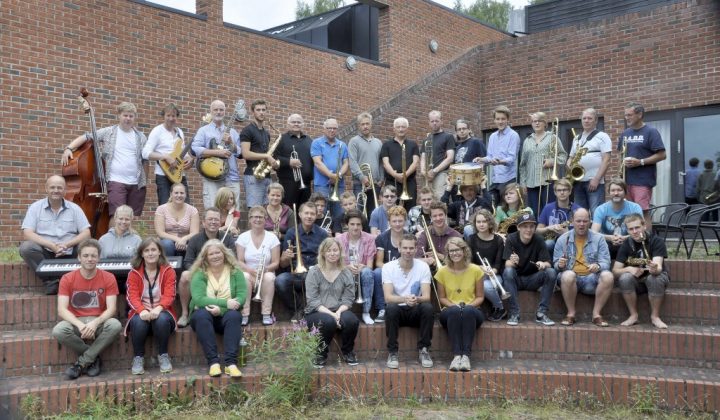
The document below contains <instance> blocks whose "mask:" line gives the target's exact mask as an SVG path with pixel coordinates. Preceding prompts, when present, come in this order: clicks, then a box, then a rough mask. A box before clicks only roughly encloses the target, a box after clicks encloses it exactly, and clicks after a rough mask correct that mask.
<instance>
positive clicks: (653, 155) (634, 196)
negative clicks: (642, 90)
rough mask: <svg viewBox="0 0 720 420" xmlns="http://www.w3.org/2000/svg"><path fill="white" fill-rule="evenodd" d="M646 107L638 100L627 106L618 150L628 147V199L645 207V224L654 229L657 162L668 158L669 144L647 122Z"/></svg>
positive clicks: (626, 165)
mask: <svg viewBox="0 0 720 420" xmlns="http://www.w3.org/2000/svg"><path fill="white" fill-rule="evenodd" d="M644 115H645V108H644V107H643V106H642V105H640V104H637V103H630V104H628V105H627V106H626V107H625V122H626V124H627V127H628V128H626V129H625V131H623V133H622V135H621V136H620V140H619V141H618V150H622V148H623V146H627V149H626V153H625V178H624V180H625V182H626V183H627V195H628V199H629V200H631V201H634V202H636V203H638V204H639V205H640V207H642V209H643V216H644V217H645V224H646V225H647V226H648V229H651V230H652V219H651V218H650V201H651V200H652V189H653V187H655V184H656V183H657V168H656V164H657V163H658V162H660V161H663V160H665V158H666V156H667V155H666V153H665V145H664V144H663V141H662V138H661V137H660V132H658V131H657V130H656V129H654V128H652V127H650V126H648V125H646V124H645V122H643V117H644Z"/></svg>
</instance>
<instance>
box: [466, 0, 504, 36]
mask: <svg viewBox="0 0 720 420" xmlns="http://www.w3.org/2000/svg"><path fill="white" fill-rule="evenodd" d="M453 9H455V10H456V11H458V12H460V13H462V14H465V15H468V16H472V17H474V18H476V19H479V20H481V21H483V22H485V23H489V24H491V25H493V26H494V27H496V28H498V29H502V30H505V28H507V23H508V19H509V18H510V10H512V5H511V4H510V2H509V1H507V0H502V1H494V0H475V2H474V3H472V4H471V5H469V6H467V7H465V6H463V4H462V1H461V0H455V5H454V6H453Z"/></svg>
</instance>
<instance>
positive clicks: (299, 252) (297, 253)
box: [292, 203, 307, 274]
mask: <svg viewBox="0 0 720 420" xmlns="http://www.w3.org/2000/svg"><path fill="white" fill-rule="evenodd" d="M296 207H297V206H296V205H295V203H293V213H295V214H297V208H296ZM299 224H300V223H295V256H296V258H297V262H296V263H295V268H294V269H293V270H292V272H293V274H303V273H307V268H306V267H305V265H303V260H302V250H301V249H300V228H299V227H298V225H299Z"/></svg>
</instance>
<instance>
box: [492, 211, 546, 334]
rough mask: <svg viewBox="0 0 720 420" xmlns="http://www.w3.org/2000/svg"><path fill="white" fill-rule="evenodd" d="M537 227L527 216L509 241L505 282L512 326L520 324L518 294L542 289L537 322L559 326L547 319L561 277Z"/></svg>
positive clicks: (506, 248) (505, 255)
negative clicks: (557, 281) (556, 285)
mask: <svg viewBox="0 0 720 420" xmlns="http://www.w3.org/2000/svg"><path fill="white" fill-rule="evenodd" d="M536 227H537V222H536V221H535V217H534V216H533V215H532V214H524V215H523V216H522V217H521V218H520V220H518V223H517V229H518V230H517V232H513V233H511V234H509V235H508V237H507V240H506V241H505V249H504V251H503V259H504V260H505V270H504V271H503V274H502V279H503V284H504V286H505V289H506V290H507V291H508V293H510V299H509V300H508V306H509V310H510V316H509V317H508V321H507V324H508V325H512V326H515V325H518V323H520V305H519V304H518V290H532V291H537V290H539V289H541V288H542V289H541V296H540V304H539V305H538V309H537V312H536V313H535V322H537V323H540V324H543V325H555V322H553V320H552V319H550V318H549V317H548V316H547V311H548V308H549V306H550V299H551V298H552V294H553V291H554V290H555V278H556V276H557V274H556V272H555V269H553V267H552V263H551V259H550V253H549V252H548V250H547V248H546V247H545V241H544V239H543V238H542V236H540V235H538V234H536V233H535V228H536Z"/></svg>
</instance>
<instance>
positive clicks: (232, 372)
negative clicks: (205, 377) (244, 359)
mask: <svg viewBox="0 0 720 420" xmlns="http://www.w3.org/2000/svg"><path fill="white" fill-rule="evenodd" d="M225 374H226V375H228V376H230V377H231V378H239V377H241V376H242V372H240V369H238V367H237V366H235V365H230V366H225Z"/></svg>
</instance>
